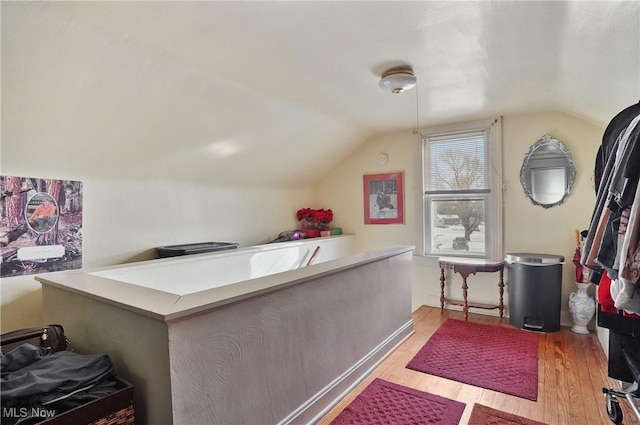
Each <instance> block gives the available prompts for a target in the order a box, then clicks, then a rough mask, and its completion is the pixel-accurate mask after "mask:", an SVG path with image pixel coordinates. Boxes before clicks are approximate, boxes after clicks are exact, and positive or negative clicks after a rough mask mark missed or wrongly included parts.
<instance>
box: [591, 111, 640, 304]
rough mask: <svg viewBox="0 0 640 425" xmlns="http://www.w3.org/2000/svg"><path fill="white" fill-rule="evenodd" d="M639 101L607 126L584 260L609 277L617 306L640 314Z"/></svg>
mask: <svg viewBox="0 0 640 425" xmlns="http://www.w3.org/2000/svg"><path fill="white" fill-rule="evenodd" d="M639 139H640V102H639V103H637V104H634V105H631V106H629V107H627V108H625V109H624V110H622V111H621V112H619V113H618V114H617V115H616V116H615V117H614V118H613V119H612V120H611V122H610V123H609V124H608V125H607V128H606V129H605V132H604V135H603V138H602V144H601V146H600V147H599V149H598V153H597V155H596V161H595V168H594V176H595V178H596V181H597V182H598V186H597V191H596V194H597V196H596V204H595V207H594V210H593V213H592V216H591V221H590V224H589V228H588V231H587V236H586V238H585V243H584V248H583V251H582V257H581V259H580V262H581V264H582V265H584V266H586V267H588V268H590V269H592V270H598V271H602V270H604V271H606V274H607V275H608V277H609V278H611V280H612V281H611V285H610V287H611V298H612V299H613V300H614V304H615V307H616V308H617V309H620V310H626V311H629V312H631V313H638V314H640V287H636V284H637V283H638V281H639V280H640V193H639V190H638V189H639V187H638V180H639V177H640V141H639Z"/></svg>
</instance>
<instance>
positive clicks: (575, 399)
mask: <svg viewBox="0 0 640 425" xmlns="http://www.w3.org/2000/svg"><path fill="white" fill-rule="evenodd" d="M447 318H453V319H460V320H464V318H463V316H462V312H459V311H451V310H444V311H441V310H440V309H439V308H433V307H426V306H423V307H420V308H419V309H418V310H416V311H415V312H414V314H413V320H414V330H415V331H414V333H413V334H412V335H410V336H409V337H408V338H406V339H405V340H404V341H403V342H402V343H401V344H399V345H398V346H397V347H396V349H395V350H393V351H392V352H391V353H390V354H389V355H388V356H387V357H386V358H385V359H384V360H383V361H382V362H381V363H380V364H379V365H378V367H376V369H374V371H373V372H372V373H371V374H370V375H369V376H368V377H367V378H366V379H365V380H364V381H362V382H361V383H360V384H359V385H358V386H357V387H356V388H355V389H354V390H353V391H352V392H351V393H349V394H348V395H347V396H346V397H345V398H344V399H343V400H342V401H341V402H340V403H338V404H337V405H336V406H335V407H334V408H333V409H332V410H331V411H330V412H329V413H328V414H327V415H326V416H324V417H323V418H322V419H321V420H320V421H319V422H317V425H327V424H329V423H330V422H331V421H332V420H333V419H334V418H335V417H336V416H337V415H338V414H339V413H340V412H341V411H342V410H343V409H344V408H345V407H346V406H347V405H348V404H349V403H350V402H351V401H352V400H353V399H354V398H355V397H356V396H357V395H358V394H359V393H360V392H361V391H362V390H363V389H364V388H365V387H366V386H367V385H369V383H371V381H372V380H373V379H374V378H382V379H385V380H387V381H391V382H394V383H397V384H401V385H406V386H408V387H412V388H416V389H418V390H422V391H426V392H429V393H432V394H437V395H440V396H443V397H447V398H450V399H453V400H457V401H460V402H462V403H465V404H466V408H465V411H464V414H463V416H462V420H461V421H460V424H461V425H466V424H467V421H468V420H469V415H470V414H471V409H472V407H473V404H474V403H480V404H483V405H485V406H489V407H492V408H494V409H498V410H502V411H505V412H509V413H513V414H516V415H520V416H524V417H528V418H531V419H534V420H537V421H540V422H544V423H547V424H548V425H600V424H602V425H606V424H612V422H611V421H610V420H609V418H608V416H607V412H606V406H605V398H604V395H603V394H602V388H603V387H608V388H615V389H620V387H619V385H618V382H617V381H615V380H613V379H611V378H609V377H608V376H607V359H606V357H605V354H604V351H603V349H602V347H601V346H600V343H599V342H598V340H597V337H596V336H595V334H594V333H591V334H590V335H580V334H576V333H573V332H571V331H570V329H569V328H565V327H563V328H561V330H560V331H558V332H549V333H540V334H539V340H540V343H539V348H538V400H537V401H535V402H534V401H531V400H526V399H523V398H520V397H515V396H511V395H506V394H502V393H498V392H495V391H491V390H486V389H483V388H478V387H474V386H471V385H466V384H461V383H459V382H455V381H450V380H448V379H444V378H439V377H436V376H432V375H428V374H425V373H421V372H417V371H413V370H410V369H407V368H406V367H405V366H406V364H407V363H408V362H409V360H411V358H413V356H414V355H415V354H416V353H417V352H418V351H419V350H420V348H421V347H422V346H423V345H424V343H425V342H426V341H427V340H428V339H429V337H430V336H431V335H432V334H433V333H434V332H435V331H436V329H437V328H438V327H439V326H440V324H441V323H442V322H444V321H445V320H446V319H447ZM469 321H472V322H478V323H486V324H492V325H499V326H511V325H510V324H509V319H508V318H502V319H500V318H499V317H495V316H486V315H480V314H473V313H471V314H469ZM620 406H621V407H622V409H623V414H624V424H640V421H638V419H637V418H636V416H635V415H634V413H633V412H632V411H631V408H630V407H629V405H628V403H627V402H626V401H624V400H623V401H621V402H620Z"/></svg>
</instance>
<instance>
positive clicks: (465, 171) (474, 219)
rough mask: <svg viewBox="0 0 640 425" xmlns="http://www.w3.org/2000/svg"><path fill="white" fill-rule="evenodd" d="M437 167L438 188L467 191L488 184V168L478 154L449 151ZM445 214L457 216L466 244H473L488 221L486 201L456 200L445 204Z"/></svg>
mask: <svg viewBox="0 0 640 425" xmlns="http://www.w3.org/2000/svg"><path fill="white" fill-rule="evenodd" d="M439 159H440V161H439V162H438V163H437V164H436V170H435V174H436V176H437V184H438V186H440V187H441V188H442V189H444V190H454V191H466V190H470V189H478V188H482V187H483V186H484V183H485V173H484V166H483V165H484V164H483V161H482V160H481V159H480V158H479V156H478V155H477V154H475V153H470V152H464V151H459V150H453V149H448V150H446V151H445V152H444V153H443V154H442V155H441V156H440V157H439ZM441 208H442V209H444V211H443V210H442V209H441V212H443V213H445V214H450V215H457V216H458V218H459V220H460V224H461V225H462V227H464V238H465V240H467V241H469V240H471V234H472V233H473V232H475V231H477V230H478V226H480V223H482V222H483V221H484V202H483V201H482V200H464V201H462V200H456V201H449V202H444V203H443V205H442V207H441Z"/></svg>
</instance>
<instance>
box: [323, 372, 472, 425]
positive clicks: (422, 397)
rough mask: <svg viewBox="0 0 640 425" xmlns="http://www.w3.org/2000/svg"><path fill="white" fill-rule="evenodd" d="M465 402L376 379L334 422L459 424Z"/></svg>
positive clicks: (360, 424) (348, 424)
mask: <svg viewBox="0 0 640 425" xmlns="http://www.w3.org/2000/svg"><path fill="white" fill-rule="evenodd" d="M464 407H465V404H464V403H460V402H458V401H455V400H450V399H448V398H444V397H440V396H437V395H434V394H429V393H425V392H424V391H418V390H416V389H413V388H409V387H405V386H403V385H398V384H394V383H391V382H388V381H385V380H382V379H378V378H376V379H375V380H374V381H373V382H372V383H371V384H369V385H368V386H367V388H365V389H364V390H363V391H362V392H361V393H360V394H358V396H357V397H356V398H355V399H354V400H353V401H352V402H351V404H349V405H348V406H347V407H346V408H345V409H344V410H343V411H342V413H340V414H339V415H338V416H337V417H336V418H335V419H334V420H333V421H332V422H331V425H390V424H393V425H409V424H411V425H428V424H437V425H457V424H458V423H459V422H460V418H462V412H463V411H464Z"/></svg>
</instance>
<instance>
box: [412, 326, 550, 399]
mask: <svg viewBox="0 0 640 425" xmlns="http://www.w3.org/2000/svg"><path fill="white" fill-rule="evenodd" d="M407 367H408V368H409V369H413V370H417V371H419V372H424V373H428V374H430V375H436V376H440V377H443V378H447V379H451V380H453V381H458V382H462V383H464V384H470V385H475V386H476V387H482V388H487V389H489V390H493V391H498V392H501V393H505V394H510V395H515V396H518V397H522V398H526V399H529V400H534V401H535V400H537V399H538V335H537V334H535V333H532V332H528V331H523V330H521V329H517V328H506V327H500V326H491V325H484V324H481V323H473V322H466V321H462V320H453V319H448V320H447V321H446V322H444V323H443V324H442V325H441V326H440V327H439V328H438V330H436V332H435V333H434V334H433V336H431V338H429V340H428V341H427V343H426V344H425V345H424V346H423V347H422V348H421V349H420V351H419V352H418V354H417V355H416V356H415V357H414V358H413V359H412V360H411V361H410V362H409V364H407Z"/></svg>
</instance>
